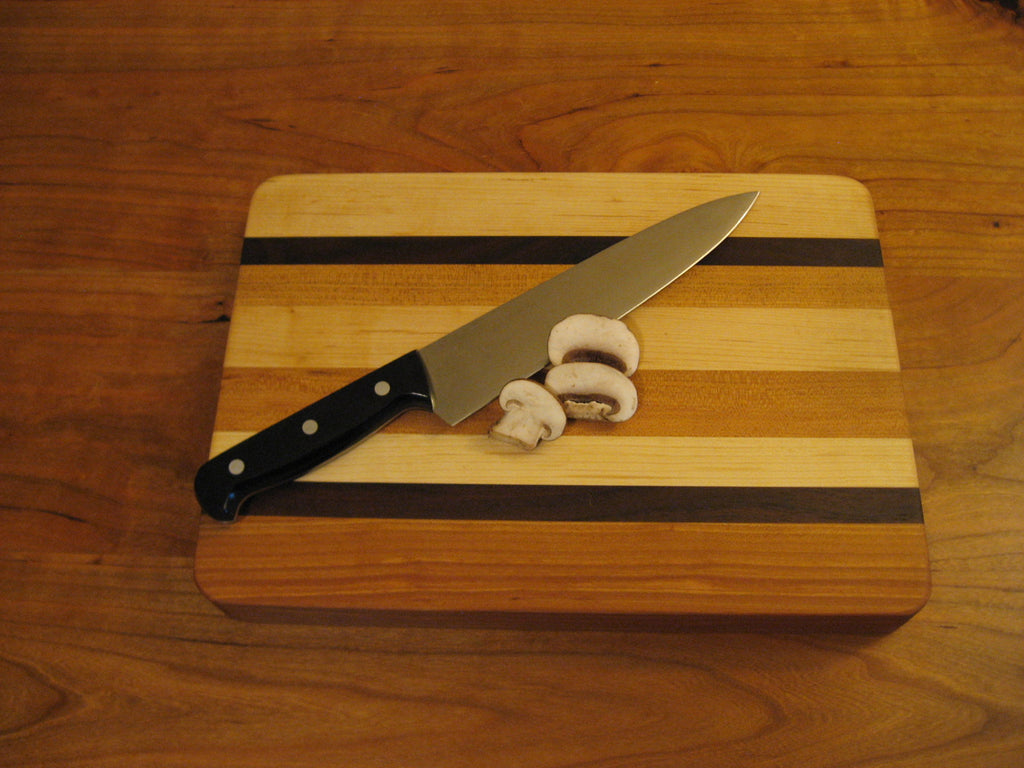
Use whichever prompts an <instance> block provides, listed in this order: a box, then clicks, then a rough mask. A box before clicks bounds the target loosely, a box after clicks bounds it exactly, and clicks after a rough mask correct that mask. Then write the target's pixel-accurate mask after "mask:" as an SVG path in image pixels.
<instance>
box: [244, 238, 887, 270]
mask: <svg viewBox="0 0 1024 768" xmlns="http://www.w3.org/2000/svg"><path fill="white" fill-rule="evenodd" d="M623 239H625V238H624V237H584V236H574V235H566V236H548V237H511V236H487V235H484V236H465V237H411V236H410V237H247V238H245V241H244V242H243V244H242V258H241V263H242V265H243V266H248V265H257V264H278V265H293V266H294V265H311V264H576V263H578V262H580V261H582V260H583V259H585V258H587V257H588V256H592V255H593V254H595V253H597V252H598V251H601V250H604V249H605V248H607V247H609V246H610V245H613V244H615V243H617V242H619V241H621V240H623ZM705 262H706V263H708V264H716V265H732V266H751V265H776V266H791V267H792V266H803V267H807V266H811V267H813V266H831V267H837V266H849V267H880V266H882V251H881V248H880V247H879V243H878V241H877V240H875V239H872V238H832V237H732V238H729V239H728V240H726V241H725V242H724V243H722V245H721V246H719V247H718V248H717V249H715V251H714V252H713V253H711V254H709V255H708V256H707V257H706V258H705Z"/></svg>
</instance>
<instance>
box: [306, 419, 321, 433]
mask: <svg viewBox="0 0 1024 768" xmlns="http://www.w3.org/2000/svg"><path fill="white" fill-rule="evenodd" d="M318 429H320V425H319V424H317V423H316V422H315V421H314V420H313V419H306V420H305V421H304V422H302V431H303V432H304V433H305V434H307V435H315V434H316V431H317V430H318Z"/></svg>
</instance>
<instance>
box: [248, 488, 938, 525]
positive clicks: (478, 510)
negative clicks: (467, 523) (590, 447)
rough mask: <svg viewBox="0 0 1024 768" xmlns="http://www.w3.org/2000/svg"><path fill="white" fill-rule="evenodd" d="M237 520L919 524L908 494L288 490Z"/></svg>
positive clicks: (262, 497) (259, 500) (253, 505)
mask: <svg viewBox="0 0 1024 768" xmlns="http://www.w3.org/2000/svg"><path fill="white" fill-rule="evenodd" d="M245 514H247V515H253V516H260V515H286V516H299V517H381V518H395V519H406V520H411V519H418V520H524V521H527V520H529V521H577V522H583V521H589V522H613V521H618V522H651V523H922V521H923V520H922V514H921V495H920V492H919V491H918V490H917V489H916V488H771V487H759V488H742V487H709V486H683V487H680V486H632V485H627V486H605V485H528V486H518V487H516V488H514V489H510V488H508V487H504V486H496V485H469V484H464V483H461V484H460V483H444V484H442V483H419V484H416V483H345V484H341V483H323V482H303V483H292V484H290V485H287V486H283V487H281V488H276V489H273V490H271V491H269V492H266V493H263V494H259V495H257V496H255V497H253V499H252V500H251V501H249V502H248V503H247V505H246V507H245Z"/></svg>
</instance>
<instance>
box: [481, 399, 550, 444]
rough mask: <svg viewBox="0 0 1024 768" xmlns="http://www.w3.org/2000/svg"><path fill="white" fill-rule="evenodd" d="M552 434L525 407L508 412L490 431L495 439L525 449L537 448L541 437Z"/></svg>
mask: <svg viewBox="0 0 1024 768" xmlns="http://www.w3.org/2000/svg"><path fill="white" fill-rule="evenodd" d="M550 434H551V430H550V429H548V427H547V426H546V425H545V424H544V423H543V422H542V421H540V419H538V418H537V417H536V415H535V414H534V413H532V412H531V411H528V410H527V409H525V408H514V409H512V410H511V411H509V412H508V413H506V414H505V415H504V416H502V417H501V420H500V421H499V422H498V423H497V424H495V425H494V426H493V427H491V432H490V435H491V437H493V438H494V439H496V440H499V441H501V442H503V443H508V444H510V445H515V446H517V447H519V448H523V449H525V450H530V449H532V448H536V447H537V443H539V442H540V441H541V438H544V437H546V436H549V435H550Z"/></svg>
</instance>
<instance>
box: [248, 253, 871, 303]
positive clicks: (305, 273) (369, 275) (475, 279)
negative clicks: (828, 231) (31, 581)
mask: <svg viewBox="0 0 1024 768" xmlns="http://www.w3.org/2000/svg"><path fill="white" fill-rule="evenodd" d="M566 269H568V267H565V266H559V265H554V264H536V265H533V264H531V265H519V264H481V265H476V266H464V265H452V264H313V265H308V266H304V267H302V268H301V269H296V268H295V267H292V266H282V265H278V264H270V265H263V266H247V267H243V268H242V269H241V270H240V271H239V276H238V289H237V293H236V296H237V299H236V302H235V303H236V305H237V306H259V305H270V306H372V305H385V306H402V305H431V306H445V305H479V304H492V305H494V306H497V305H499V304H503V303H505V302H506V301H509V300H510V299H513V298H515V297H516V296H518V295H519V294H521V293H524V292H525V291H527V290H529V289H530V288H532V287H534V286H535V285H538V284H539V283H542V282H544V281H545V280H547V279H549V278H551V277H554V276H555V275H557V274H559V273H560V272H564V271H565V270H566ZM645 306H648V307H671V306H689V307H818V308H843V307H846V308H883V307H887V306H888V294H887V293H886V285H885V275H884V271H883V270H881V269H878V268H876V267H764V266H744V267H736V266H733V267H723V266H715V265H706V264H698V265H697V266H696V267H694V268H693V269H691V270H690V271H689V272H687V273H686V276H685V277H684V278H683V279H681V280H678V281H676V282H675V283H673V284H672V285H670V286H669V287H668V288H666V289H665V290H663V291H661V292H660V293H658V294H657V295H655V296H654V297H652V298H651V299H649V300H648V301H647V302H646V304H645Z"/></svg>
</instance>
